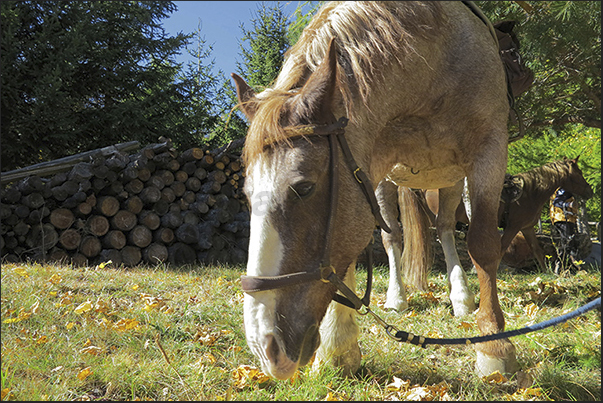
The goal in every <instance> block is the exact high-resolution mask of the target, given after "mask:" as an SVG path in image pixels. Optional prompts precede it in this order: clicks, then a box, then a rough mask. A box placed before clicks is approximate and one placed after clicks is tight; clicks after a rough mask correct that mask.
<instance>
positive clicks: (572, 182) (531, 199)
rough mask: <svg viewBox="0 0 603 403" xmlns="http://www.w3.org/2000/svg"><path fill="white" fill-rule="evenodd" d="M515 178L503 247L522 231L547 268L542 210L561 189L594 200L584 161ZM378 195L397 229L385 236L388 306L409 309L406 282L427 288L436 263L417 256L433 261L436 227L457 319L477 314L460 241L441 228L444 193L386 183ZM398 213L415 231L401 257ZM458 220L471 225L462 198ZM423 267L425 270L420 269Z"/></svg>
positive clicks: (502, 212) (504, 201)
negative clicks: (432, 228) (431, 228)
mask: <svg viewBox="0 0 603 403" xmlns="http://www.w3.org/2000/svg"><path fill="white" fill-rule="evenodd" d="M511 179H512V182H514V183H519V184H521V185H520V191H519V194H518V195H515V196H514V197H512V198H509V197H505V196H501V200H500V205H499V209H498V226H499V227H501V228H503V229H504V231H503V236H502V248H503V250H505V251H506V250H507V248H508V247H509V245H510V244H511V242H512V240H513V238H515V236H516V235H517V233H518V232H521V233H522V234H523V236H524V238H525V240H526V241H527V243H528V245H529V247H530V249H531V250H532V253H533V255H534V257H535V258H536V261H537V262H538V264H539V265H540V266H541V268H543V269H544V268H545V261H544V251H543V249H542V247H541V246H540V244H539V243H538V239H537V238H536V233H535V232H534V226H535V225H536V224H537V222H538V219H539V218H540V214H541V212H542V207H543V206H544V205H545V203H547V202H548V201H549V199H550V197H551V195H552V194H553V193H554V192H555V190H556V189H557V188H559V187H562V188H564V189H567V190H569V191H570V192H572V193H573V194H575V195H578V196H581V197H583V198H584V199H589V198H591V197H592V196H593V190H592V188H591V186H590V185H589V184H588V182H587V181H586V179H584V176H583V174H582V170H580V168H579V167H578V157H576V158H574V159H568V158H563V159H562V160H559V161H554V162H550V163H547V164H545V165H543V166H541V167H536V168H534V169H531V170H529V171H527V172H522V173H519V174H517V175H513V176H512V177H511ZM514 190H515V189H514ZM503 195H505V193H503ZM377 196H378V197H377V199H378V200H379V205H380V206H381V210H382V211H383V218H384V220H385V222H386V223H387V225H388V226H389V227H390V228H392V231H391V232H390V233H387V232H385V231H381V237H382V240H383V246H384V248H385V250H386V252H387V255H388V257H389V267H390V280H389V287H388V290H387V300H386V303H385V307H386V308H390V309H396V310H403V309H405V308H406V307H407V303H406V294H405V291H404V283H403V280H402V278H405V279H406V281H407V282H408V284H410V285H413V286H414V287H416V288H418V289H424V288H425V285H426V273H427V270H428V268H429V266H430V265H431V260H429V259H428V258H422V259H421V258H419V259H417V256H419V257H426V256H429V251H430V247H429V245H428V243H429V242H430V239H431V238H430V237H429V235H428V232H427V229H428V225H430V223H431V222H434V223H436V229H437V231H438V236H439V238H440V240H441V243H442V249H443V251H444V257H445V260H446V269H447V273H448V286H449V292H450V300H451V302H452V308H453V312H454V314H455V315H457V316H459V315H465V314H468V313H471V312H473V310H475V302H474V299H475V298H474V295H473V294H472V293H471V291H470V290H469V288H468V287H467V280H466V277H465V275H464V272H463V269H462V266H461V263H460V259H459V257H458V254H457V251H456V246H455V244H454V237H450V236H446V235H445V234H443V228H440V227H439V226H438V225H439V224H438V223H439V221H438V211H439V191H438V190H437V189H429V190H425V191H423V192H422V193H419V194H418V195H417V194H415V193H414V192H413V191H411V190H410V189H408V188H398V187H397V186H396V185H395V184H393V183H392V182H390V181H387V180H386V181H382V182H381V183H380V184H379V186H378V187H377ZM398 208H399V209H400V210H399V213H400V221H401V223H402V228H403V229H405V228H409V231H405V232H404V235H405V236H404V249H403V251H404V253H402V254H401V253H400V250H401V249H402V248H401V245H402V233H401V231H400V228H399V226H398ZM413 209H415V210H417V213H416V214H419V215H423V218H422V219H421V218H417V217H416V214H415V213H413V212H412V210H413ZM455 216H456V218H455V221H459V222H462V223H465V224H468V223H469V219H468V217H467V214H466V211H465V204H464V203H462V201H461V199H460V198H459V199H458V201H457V207H456V208H455ZM410 220H414V221H410ZM407 249H408V251H407ZM417 267H420V268H421V269H419V270H417ZM402 271H404V275H402V273H401V272H402ZM407 273H409V274H407ZM455 274H456V275H455Z"/></svg>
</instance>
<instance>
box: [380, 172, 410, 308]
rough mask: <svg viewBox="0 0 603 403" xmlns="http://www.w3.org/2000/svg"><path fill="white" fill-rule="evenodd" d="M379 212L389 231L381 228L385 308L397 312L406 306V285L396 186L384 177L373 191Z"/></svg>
mask: <svg viewBox="0 0 603 403" xmlns="http://www.w3.org/2000/svg"><path fill="white" fill-rule="evenodd" d="M375 194H376V196H377V201H378V203H379V207H380V209H381V214H382V216H383V219H384V220H385V223H386V224H387V226H388V227H389V228H390V229H391V232H390V233H387V232H385V231H384V230H381V240H382V242H383V247H384V248H385V251H386V252H387V257H388V260H389V286H388V287H387V299H386V301H385V308H386V309H395V310H397V311H398V312H400V311H403V310H405V309H406V308H408V302H407V301H406V287H405V286H404V283H403V282H402V275H401V272H400V270H401V267H400V264H401V263H400V259H401V258H402V231H401V230H400V225H399V223H398V186H397V185H396V184H394V183H393V182H390V181H388V180H386V179H384V180H382V181H381V182H380V183H379V186H377V189H376V191H375Z"/></svg>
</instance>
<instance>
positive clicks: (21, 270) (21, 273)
mask: <svg viewBox="0 0 603 403" xmlns="http://www.w3.org/2000/svg"><path fill="white" fill-rule="evenodd" d="M13 272H15V274H18V275H19V276H21V277H26V278H27V277H29V273H28V272H27V270H25V269H24V268H23V267H15V268H14V269H13Z"/></svg>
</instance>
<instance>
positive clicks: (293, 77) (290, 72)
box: [243, 1, 443, 162]
mask: <svg viewBox="0 0 603 403" xmlns="http://www.w3.org/2000/svg"><path fill="white" fill-rule="evenodd" d="M442 18H443V17H442V13H441V5H440V4H438V2H424V3H422V2H395V1H389V2H374V1H353V2H346V1H339V2H329V3H327V4H325V5H324V6H323V7H322V8H321V9H320V10H319V11H318V12H317V14H316V15H315V16H314V18H313V19H312V20H311V21H310V23H309V25H308V26H307V27H306V28H305V29H304V31H303V33H302V35H301V36H300V38H299V40H298V41H297V43H296V44H295V45H294V46H292V47H291V48H290V49H289V50H288V51H287V52H286V53H285V61H284V63H283V67H282V69H281V72H280V74H279V75H278V77H277V78H276V80H275V82H274V84H273V86H272V88H268V89H266V90H264V91H262V92H261V93H259V94H258V95H257V96H256V97H255V99H254V100H253V101H252V102H255V106H256V112H255V115H254V117H253V120H252V122H251V125H250V127H249V130H248V135H247V139H246V144H245V150H244V152H243V158H244V161H246V162H249V160H250V159H251V158H253V157H254V156H256V155H258V154H260V153H262V152H263V150H264V145H265V144H266V143H277V142H288V140H287V136H286V134H285V132H284V130H283V127H282V126H281V124H280V123H281V122H280V119H281V116H282V113H283V111H284V107H285V102H286V101H287V100H288V99H290V98H291V97H293V96H294V95H295V94H296V93H297V91H298V90H299V89H300V88H301V87H302V86H303V84H304V83H305V82H306V80H307V79H308V78H309V77H310V75H311V73H312V72H313V71H314V70H316V68H317V67H318V66H319V65H320V63H321V62H322V60H323V58H324V56H325V54H326V52H327V50H328V46H329V42H330V40H331V39H332V38H335V41H336V43H337V49H338V60H337V61H338V62H337V88H338V89H339V91H340V93H341V95H342V98H343V104H344V108H345V110H346V114H347V117H348V118H349V119H350V120H351V121H352V122H354V121H355V116H354V114H353V110H354V101H355V100H358V99H359V100H360V101H361V102H362V104H363V105H364V106H365V107H368V105H367V103H368V98H369V95H370V94H371V90H372V89H373V88H374V86H375V82H376V81H377V80H379V79H383V75H384V74H385V72H386V69H385V68H384V67H386V66H387V65H388V64H391V63H393V62H394V61H395V62H398V63H400V64H401V65H403V62H404V59H405V57H406V56H407V55H409V54H411V53H413V52H415V49H414V48H413V43H414V41H413V39H414V38H416V37H423V38H428V37H430V36H431V35H434V34H435V33H436V32H437V30H438V27H439V26H440V25H441V23H440V22H441V20H442Z"/></svg>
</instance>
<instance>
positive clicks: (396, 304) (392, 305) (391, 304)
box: [383, 299, 408, 312]
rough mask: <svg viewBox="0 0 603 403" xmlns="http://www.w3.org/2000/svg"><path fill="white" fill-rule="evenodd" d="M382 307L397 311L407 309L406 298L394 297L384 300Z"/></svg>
mask: <svg viewBox="0 0 603 403" xmlns="http://www.w3.org/2000/svg"><path fill="white" fill-rule="evenodd" d="M383 308H385V309H393V310H395V311H397V312H402V311H404V310H406V309H408V302H406V299H396V300H393V301H392V300H389V299H388V300H387V301H385V305H383Z"/></svg>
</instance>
